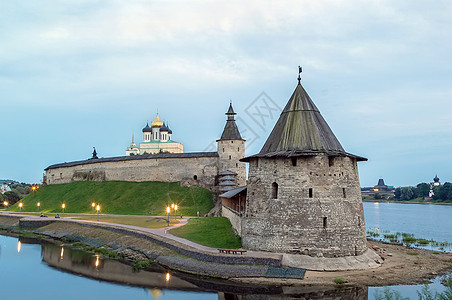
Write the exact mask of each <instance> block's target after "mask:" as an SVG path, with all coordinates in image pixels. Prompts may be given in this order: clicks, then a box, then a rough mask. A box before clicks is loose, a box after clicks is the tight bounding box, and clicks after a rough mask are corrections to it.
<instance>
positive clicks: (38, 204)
mask: <svg viewBox="0 0 452 300" xmlns="http://www.w3.org/2000/svg"><path fill="white" fill-rule="evenodd" d="M36 205H37V206H38V212H40V210H39V208H40V206H41V202H38V203H36Z"/></svg>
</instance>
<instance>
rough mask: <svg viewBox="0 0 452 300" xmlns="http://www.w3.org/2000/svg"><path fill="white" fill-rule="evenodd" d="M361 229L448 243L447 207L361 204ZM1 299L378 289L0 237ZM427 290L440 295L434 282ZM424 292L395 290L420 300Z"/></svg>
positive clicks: (321, 294)
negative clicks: (268, 280)
mask: <svg viewBox="0 0 452 300" xmlns="http://www.w3.org/2000/svg"><path fill="white" fill-rule="evenodd" d="M364 211H365V220H366V226H367V227H371V228H379V229H380V230H385V231H390V232H407V233H412V234H414V235H415V236H416V237H423V238H427V239H430V238H431V239H435V240H438V241H447V242H452V236H451V232H450V228H452V218H451V216H452V206H436V205H417V204H398V203H378V204H374V203H364ZM0 287H1V289H0V290H1V299H47V298H49V297H50V298H51V297H59V298H64V299H196V300H203V299H292V298H300V297H304V298H307V299H325V298H329V299H333V298H334V299H375V295H376V293H377V292H380V293H381V292H382V291H383V288H382V287H368V288H345V289H339V290H337V289H330V288H324V289H322V288H316V289H313V288H308V287H299V288H295V287H266V288H263V287H259V286H246V285H238V284H232V283H230V282H225V281H214V280H207V279H202V278H198V277H195V276H190V275H187V274H179V273H177V272H172V271H167V270H165V269H163V268H161V267H159V266H157V265H155V266H152V268H151V269H150V270H148V271H140V272H133V271H132V268H131V267H130V266H128V265H125V264H122V263H119V262H117V261H112V260H104V259H102V258H101V257H98V256H96V255H91V254H87V253H85V252H82V251H78V250H73V249H69V248H66V247H64V245H54V244H47V243H42V244H40V243H38V241H36V240H30V239H25V238H21V239H18V238H13V237H8V236H1V235H0ZM430 287H431V288H432V289H433V290H436V291H439V292H442V291H443V290H444V287H442V286H441V284H440V283H439V279H437V280H436V281H435V283H433V284H431V285H430ZM421 288H422V286H392V287H390V289H391V290H394V291H398V292H400V294H401V295H402V296H403V297H410V299H418V297H417V293H416V291H417V290H418V291H420V290H421Z"/></svg>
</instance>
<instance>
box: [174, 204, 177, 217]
mask: <svg viewBox="0 0 452 300" xmlns="http://www.w3.org/2000/svg"><path fill="white" fill-rule="evenodd" d="M176 210H177V204H176V205H174V220H176Z"/></svg>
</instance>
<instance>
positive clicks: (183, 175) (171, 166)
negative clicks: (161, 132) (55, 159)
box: [46, 157, 218, 188]
mask: <svg viewBox="0 0 452 300" xmlns="http://www.w3.org/2000/svg"><path fill="white" fill-rule="evenodd" d="M217 164H218V157H190V158H180V157H178V158H155V159H135V160H124V161H109V162H98V163H90V164H82V165H77V166H70V167H57V168H52V169H47V170H46V183H47V184H61V183H70V182H73V181H112V180H118V181H136V182H140V181H163V182H176V181H180V182H181V184H182V185H198V186H201V187H205V188H212V186H213V184H214V182H215V176H216V175H217V174H218V167H217Z"/></svg>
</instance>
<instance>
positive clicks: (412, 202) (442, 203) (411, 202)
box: [363, 200, 452, 205]
mask: <svg viewBox="0 0 452 300" xmlns="http://www.w3.org/2000/svg"><path fill="white" fill-rule="evenodd" d="M363 202H377V203H380V202H381V203H400V204H434V205H452V202H419V201H394V200H363Z"/></svg>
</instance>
